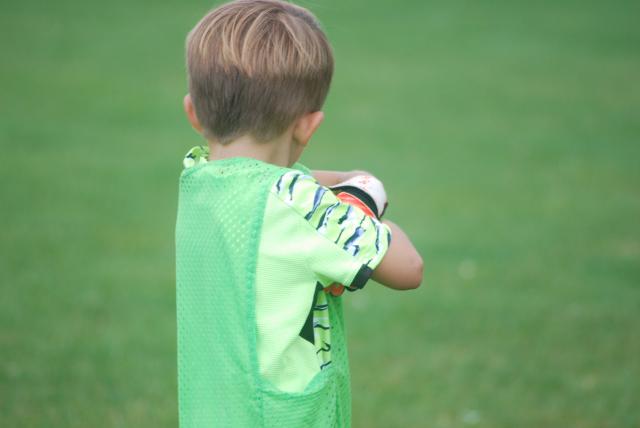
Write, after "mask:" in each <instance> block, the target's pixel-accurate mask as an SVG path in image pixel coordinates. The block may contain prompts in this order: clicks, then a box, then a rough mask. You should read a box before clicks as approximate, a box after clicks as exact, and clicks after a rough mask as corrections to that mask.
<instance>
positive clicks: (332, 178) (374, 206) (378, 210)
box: [312, 170, 388, 219]
mask: <svg viewBox="0 0 640 428" xmlns="http://www.w3.org/2000/svg"><path fill="white" fill-rule="evenodd" d="M312 175H313V177H314V178H315V179H316V180H318V183H320V184H321V185H322V186H325V187H328V188H330V189H331V190H333V192H334V193H336V194H342V193H343V192H346V193H349V194H350V195H354V196H355V197H357V198H358V199H360V200H361V202H362V203H364V204H366V206H368V207H369V210H370V211H371V212H370V213H367V214H370V215H371V216H372V217H376V218H378V219H380V217H382V215H383V214H384V212H385V210H386V208H387V205H388V202H387V194H386V192H385V190H384V185H383V184H382V182H381V181H380V180H378V179H377V178H376V177H374V176H373V174H369V173H368V172H366V171H349V172H338V171H318V170H315V171H312ZM364 194H366V195H364ZM344 202H350V201H349V200H345V201H344ZM362 203H361V204H358V205H360V208H363V207H362V205H363V204H362ZM364 211H367V209H366V208H364Z"/></svg>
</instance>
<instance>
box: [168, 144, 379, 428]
mask: <svg viewBox="0 0 640 428" xmlns="http://www.w3.org/2000/svg"><path fill="white" fill-rule="evenodd" d="M207 157H208V151H207V149H206V148H203V147H197V148H194V149H192V150H191V151H190V152H189V153H188V154H187V157H186V158H185V161H184V164H185V171H184V172H183V174H182V176H181V182H180V202H179V210H178V221H177V225H176V262H177V266H176V274H177V299H178V354H179V369H178V370H179V399H180V423H181V426H183V427H184V426H198V427H201V426H233V427H242V426H247V427H261V426H278V427H281V428H282V427H298V426H300V427H314V426H317V427H329V426H339V427H344V426H349V425H350V417H351V409H350V400H351V397H350V389H349V368H348V358H347V350H346V342H345V332H344V326H343V319H342V306H341V299H342V297H335V296H333V295H330V294H328V293H326V292H325V290H324V289H325V287H328V286H330V285H331V284H333V283H335V282H338V283H342V284H344V285H347V286H352V287H354V288H361V287H362V286H363V285H364V283H365V282H366V281H367V279H368V278H369V276H370V274H371V272H372V270H373V269H375V267H376V266H377V265H378V263H379V262H380V260H381V259H382V257H383V256H384V254H385V252H386V250H387V248H388V244H389V241H390V231H389V229H388V227H387V226H386V225H384V224H382V223H380V222H379V221H377V220H375V219H372V218H369V217H367V216H366V215H365V214H364V213H363V212H362V211H361V210H359V209H357V208H355V207H352V206H350V205H347V204H344V203H342V202H340V201H339V200H338V199H337V198H336V197H335V196H334V195H333V193H331V191H330V190H328V189H327V188H324V187H322V186H320V185H319V184H318V183H317V182H316V181H315V180H314V179H313V177H311V176H310V175H309V170H308V169H306V168H305V167H304V166H302V165H299V164H296V165H294V167H293V168H282V167H278V166H275V165H270V164H266V163H263V162H260V161H257V160H255V159H250V158H232V159H225V160H221V161H214V162H207Z"/></svg>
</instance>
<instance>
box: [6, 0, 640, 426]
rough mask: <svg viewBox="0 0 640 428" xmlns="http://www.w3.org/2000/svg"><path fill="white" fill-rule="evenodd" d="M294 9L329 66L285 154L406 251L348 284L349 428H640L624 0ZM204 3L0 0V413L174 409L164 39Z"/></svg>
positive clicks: (633, 123) (134, 415) (632, 48)
mask: <svg viewBox="0 0 640 428" xmlns="http://www.w3.org/2000/svg"><path fill="white" fill-rule="evenodd" d="M300 3H301V4H302V5H304V6H307V7H309V8H310V9H311V10H312V11H313V12H314V13H316V14H317V16H318V17H319V18H320V20H321V21H322V22H323V24H324V27H325V29H326V32H327V34H328V36H329V38H330V40H331V42H332V44H333V46H334V49H335V55H336V61H337V62H336V74H335V80H334V84H333V87H332V90H331V93H330V96H329V99H328V101H327V104H326V108H325V112H326V122H325V124H324V125H323V127H322V129H321V130H320V132H319V134H318V135H317V137H316V138H314V140H313V141H312V144H311V146H310V147H309V149H308V151H307V152H306V153H305V154H304V156H303V162H304V163H305V164H307V165H308V166H310V167H312V168H318V169H330V168H331V169H355V168H360V169H366V170H370V171H372V172H374V173H375V174H376V175H378V176H379V177H380V178H381V179H382V180H383V181H384V182H385V184H386V187H387V190H388V192H389V195H390V201H391V205H390V209H389V211H388V217H389V218H391V219H393V220H394V221H396V222H398V223H399V224H401V225H402V226H403V227H404V228H405V229H406V230H407V232H408V233H409V234H410V235H411V236H412V237H413V239H414V240H415V242H416V243H417V246H418V247H419V249H420V251H421V252H422V254H423V256H424V258H425V261H426V274H425V282H424V285H423V287H422V288H421V289H419V290H417V291H414V292H406V293H398V292H392V291H390V290H386V289H384V288H382V287H381V286H376V285H373V284H370V285H369V286H368V287H367V288H366V290H365V292H362V293H356V294H353V295H349V296H347V297H348V299H346V300H347V302H346V311H347V313H346V317H347V325H348V330H349V342H350V356H351V365H352V377H353V379H352V383H353V391H354V393H353V412H354V414H353V425H354V427H356V428H364V427H441V428H444V427H466V426H474V427H638V426H640V165H639V163H640V141H639V137H640V49H639V46H640V26H639V25H638V17H639V16H640V3H638V2H633V1H611V2H601V1H593V0H586V1H585V0H583V1H572V0H567V1H535V2H513V1H499V0H491V1H489V0H486V1H463V0H455V1H442V2H433V1H417V0H416V1H397V2H389V1H381V0H376V1H362V0H355V1H348V2H344V1H338V0H333V1H324V0H315V1H313V2H312V1H304V2H300ZM212 6H214V3H212V2H211V1H203V0H192V1H189V2H183V1H124V0H113V1H109V2H97V1H95V0H88V1H79V0H58V1H55V2H53V1H42V0H40V1H30V2H17V1H14V2H2V5H1V6H0V11H1V13H0V32H1V34H2V37H0V49H1V52H2V59H1V60H0V61H1V62H0V64H1V67H0V145H1V156H0V204H1V208H0V215H1V219H2V223H1V225H2V231H1V234H0V287H1V290H0V291H1V298H0V425H2V426H4V427H45V426H46V427H125V426H126V427H161V426H162V427H170V426H176V425H177V401H176V400H177V398H176V395H177V394H176V325H175V283H174V250H173V248H174V241H173V233H174V224H175V215H176V202H177V180H178V175H179V173H180V170H181V160H182V156H183V155H184V154H185V153H186V152H187V150H188V149H189V148H191V147H192V146H194V145H197V144H200V143H201V141H202V140H201V139H200V138H199V136H198V135H196V134H195V133H194V132H193V131H192V130H191V129H190V127H189V126H188V124H187V121H186V120H185V118H184V115H183V112H182V106H181V104H182V97H183V95H184V94H185V92H186V82H185V70H184V64H183V63H184V61H183V57H184V53H183V44H184V38H185V35H186V33H187V32H188V31H189V29H190V28H191V27H192V26H193V25H194V24H195V23H196V22H197V20H198V19H199V18H200V17H201V16H202V15H203V14H204V13H205V12H206V11H207V10H208V9H209V8H211V7H212ZM371 313H375V314H377V320H376V322H373V320H371V319H370V318H368V316H367V314H371ZM379 321H381V322H379Z"/></svg>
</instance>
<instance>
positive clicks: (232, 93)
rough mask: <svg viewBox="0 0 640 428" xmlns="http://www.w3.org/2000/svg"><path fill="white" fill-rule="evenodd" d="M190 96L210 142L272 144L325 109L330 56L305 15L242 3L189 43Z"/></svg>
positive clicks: (258, 1) (221, 11)
mask: <svg viewBox="0 0 640 428" xmlns="http://www.w3.org/2000/svg"><path fill="white" fill-rule="evenodd" d="M187 70H188V75H189V92H190V94H191V99H192V101H193V105H194V107H195V111H196V115H197V117H198V120H199V121H200V123H201V125H202V126H203V128H204V133H205V137H207V138H213V139H215V140H216V141H218V142H220V143H222V144H226V143H228V142H230V141H232V140H233V139H235V138H237V137H239V136H241V135H245V134H249V135H251V136H253V137H254V138H256V139H257V140H259V141H268V140H270V139H272V138H274V137H277V136H278V135H280V134H282V133H283V132H284V131H285V130H286V129H287V127H289V126H290V125H291V124H292V123H293V122H294V121H295V120H296V119H297V118H299V117H301V116H302V115H304V114H306V113H310V112H314V111H318V110H320V109H321V107H322V105H323V103H324V100H325V98H326V96H327V92H328V90H329V85H330V83H331V77H332V75H333V54H332V52H331V47H330V45H329V42H328V41H327V38H326V36H325V35H324V33H323V32H322V30H321V29H320V25H319V23H318V20H317V19H316V18H315V17H314V16H313V14H311V12H309V11H308V10H306V9H304V8H302V7H299V6H296V5H294V4H291V3H286V2H283V1H278V0H237V1H233V2H230V3H226V4H224V5H222V6H220V7H218V8H216V9H214V10H212V11H211V12H209V13H208V14H207V15H206V16H205V17H204V18H202V20H200V22H199V23H198V24H197V25H196V26H195V27H194V28H193V30H191V32H190V33H189V36H188V38H187Z"/></svg>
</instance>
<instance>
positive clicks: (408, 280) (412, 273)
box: [397, 256, 424, 290]
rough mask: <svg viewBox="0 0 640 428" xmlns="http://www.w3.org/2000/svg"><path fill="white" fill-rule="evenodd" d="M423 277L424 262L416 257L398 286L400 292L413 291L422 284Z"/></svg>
mask: <svg viewBox="0 0 640 428" xmlns="http://www.w3.org/2000/svg"><path fill="white" fill-rule="evenodd" d="M423 275H424V262H423V261H422V257H420V256H417V257H416V258H415V259H414V260H413V261H412V262H411V265H410V266H409V267H408V268H407V269H406V271H405V276H404V278H403V281H402V284H398V287H397V288H398V289H400V290H415V289H416V288H418V287H420V285H421V284H422V276H423Z"/></svg>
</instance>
